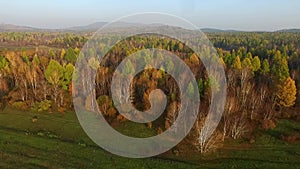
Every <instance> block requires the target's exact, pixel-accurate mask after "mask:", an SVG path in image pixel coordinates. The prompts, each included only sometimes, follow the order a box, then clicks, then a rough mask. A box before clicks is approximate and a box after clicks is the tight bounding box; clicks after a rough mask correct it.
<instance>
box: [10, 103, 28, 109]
mask: <svg viewBox="0 0 300 169" xmlns="http://www.w3.org/2000/svg"><path fill="white" fill-rule="evenodd" d="M12 107H14V108H17V109H21V110H26V109H27V108H28V106H27V104H26V103H25V102H21V101H20V102H14V103H13V104H12Z"/></svg>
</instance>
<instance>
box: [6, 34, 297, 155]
mask: <svg viewBox="0 0 300 169" xmlns="http://www.w3.org/2000/svg"><path fill="white" fill-rule="evenodd" d="M91 35H92V34H91V33H80V34H73V33H46V32H44V33H36V32H31V33H29V32H28V33H12V32H6V33H0V99H1V106H2V108H4V107H5V106H12V107H16V108H18V109H21V110H22V109H24V110H25V109H26V110H27V109H31V110H33V111H38V112H41V113H43V112H56V111H58V112H61V113H64V112H65V111H66V110H73V105H72V104H73V100H72V74H73V71H74V65H75V63H76V60H77V59H78V58H79V57H80V49H81V48H82V47H83V45H84V43H85V42H86V41H87V40H88V39H89V37H90V36H91ZM207 36H208V38H209V39H210V40H211V42H212V43H213V45H214V46H215V48H216V49H217V53H218V56H212V57H218V59H220V62H221V63H222V64H223V66H224V69H225V72H226V76H227V100H226V106H225V112H224V113H223V117H222V120H221V123H220V124H219V126H218V128H217V130H216V131H215V132H214V134H213V135H212V137H211V138H209V139H201V138H199V137H200V136H199V131H200V130H201V126H202V125H203V123H204V121H205V117H206V113H207V109H208V107H209V96H210V92H211V89H212V88H216V89H218V84H216V82H215V81H214V78H213V77H207V75H206V73H205V69H204V68H203V65H202V63H201V60H199V59H198V57H197V56H196V54H195V53H193V51H192V50H190V49H189V48H188V47H186V46H185V45H184V44H182V43H180V42H178V41H176V40H174V39H170V38H163V39H162V38H159V37H156V36H152V37H139V38H131V39H130V38H129V39H126V40H124V41H123V42H122V43H120V44H118V45H116V46H115V47H114V48H113V49H112V50H111V51H110V52H109V53H108V54H107V57H106V58H105V59H104V61H103V62H101V63H100V62H99V61H97V59H95V58H89V60H88V64H89V66H90V68H91V69H96V67H97V66H96V65H100V68H99V69H98V70H97V71H98V74H97V77H96V82H95V83H96V89H97V90H96V96H93V95H91V97H97V101H98V105H99V109H100V110H101V112H102V113H103V114H104V116H105V117H106V119H107V121H108V122H110V123H122V122H125V121H126V120H130V119H125V118H124V117H122V116H121V115H119V114H118V112H117V110H116V108H115V107H114V103H113V102H112V100H111V96H110V91H109V90H110V83H111V76H112V73H113V71H114V69H115V68H116V66H117V65H118V64H119V63H120V62H121V61H122V59H123V58H124V57H126V56H128V55H129V54H131V53H133V52H135V51H138V50H139V49H145V48H160V49H165V50H168V51H171V52H172V53H174V54H176V55H178V56H179V57H180V58H181V59H182V60H183V61H184V62H185V63H186V64H187V65H188V66H189V67H190V69H191V70H192V72H193V73H194V75H195V77H196V79H197V82H198V88H199V91H195V89H194V88H193V87H188V89H187V90H188V92H199V94H200V97H201V99H202V102H203V103H204V104H201V107H199V118H198V120H197V122H196V123H195V125H194V127H193V129H192V131H191V132H190V134H189V135H188V136H187V137H186V139H185V140H184V141H182V143H181V144H180V145H178V149H179V150H180V149H181V148H182V149H184V148H185V147H189V146H195V147H196V148H195V150H198V151H200V152H202V153H203V152H209V151H212V150H214V149H216V148H218V147H220V146H222V144H223V142H224V141H225V140H226V139H238V138H241V137H242V138H246V139H248V140H250V141H251V140H255V138H254V137H253V136H252V132H253V131H254V130H255V129H256V128H262V129H269V128H274V127H275V126H276V121H277V119H279V118H293V119H295V120H299V121H300V113H299V110H300V109H299V107H300V92H299V89H300V79H299V78H300V75H299V73H300V34H299V33H242V32H240V33H239V32H236V33H209V34H208V35H207ZM112 38H113V37H112ZM108 41H109V39H108ZM104 47H105V46H103V45H102V44H99V49H96V50H101V48H104ZM96 50H95V51H91V52H94V53H96V52H97V51H96ZM207 52H208V53H209V51H207ZM147 56H148V55H147V53H145V57H142V58H140V59H141V60H143V59H149V58H147ZM157 57H159V56H157ZM138 66H139V65H136V63H131V62H128V63H127V64H126V68H125V70H124V72H122V73H124V74H126V72H128V71H131V70H132V69H135V68H136V67H138ZM164 67H166V68H167V69H175V68H174V64H173V63H172V61H169V62H167V65H164ZM85 75H86V74H85ZM133 86H134V87H133V88H132V94H133V95H134V97H133V104H134V105H135V107H136V108H137V109H139V110H147V109H149V107H150V103H149V100H148V98H149V94H150V92H151V91H152V90H154V89H156V88H160V89H162V90H163V91H164V92H165V94H166V95H167V99H168V105H167V109H166V110H165V112H164V114H163V115H162V116H161V117H160V118H159V119H157V120H156V121H154V122H153V123H148V124H145V125H147V126H148V127H149V128H152V129H155V130H157V132H158V133H160V132H163V131H164V130H165V129H168V128H169V127H170V126H171V125H172V123H173V122H174V121H175V119H176V116H177V114H176V113H178V108H179V106H180V98H179V89H178V87H177V86H176V83H175V81H174V79H173V78H172V77H171V76H170V75H168V74H166V72H164V70H162V69H160V70H157V69H151V68H148V69H146V70H145V71H143V72H141V73H140V74H139V75H138V76H137V77H135V78H134V82H133ZM75 90H78V91H80V90H81V89H80V88H77V89H75ZM76 93H78V92H77V91H73V94H74V95H75V97H76ZM88 99H91V98H89V97H87V98H86V100H88ZM86 100H81V102H82V104H85V103H86V102H87V101H86ZM89 106H90V105H86V107H87V108H88V107H89ZM283 139H300V137H299V136H286V138H283Z"/></svg>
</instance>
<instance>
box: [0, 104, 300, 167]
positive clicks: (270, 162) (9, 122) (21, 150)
mask: <svg viewBox="0 0 300 169" xmlns="http://www.w3.org/2000/svg"><path fill="white" fill-rule="evenodd" d="M34 116H37V117H38V120H37V122H35V123H33V122H32V118H33V117H34ZM299 129H300V124H299V123H297V122H295V121H290V120H280V121H279V123H278V126H277V127H276V128H275V129H272V130H268V131H257V133H256V134H257V136H258V138H257V139H256V142H255V143H254V144H251V145H250V144H248V143H245V141H243V140H238V141H236V142H230V148H224V149H222V150H219V151H217V152H215V153H212V154H207V155H204V156H203V155H200V154H185V155H184V156H179V157H177V156H174V155H170V154H165V155H161V156H159V157H154V158H147V159H128V158H123V157H119V156H115V155H112V154H110V153H108V152H106V151H104V150H102V149H101V148H99V147H98V146H96V145H95V144H94V143H93V142H92V141H91V140H90V139H89V138H88V137H87V136H86V134H85V133H84V132H83V130H82V129H81V127H80V125H79V123H78V121H77V118H76V115H75V114H74V113H73V112H67V113H66V114H59V113H53V114H49V113H34V112H28V111H26V112H22V111H18V110H15V109H11V108H8V109H6V110H5V111H4V112H0V168H55V169H56V168H175V169H176V168H230V169H232V168H273V169H274V168H288V169H290V168H300V144H299V143H294V144H288V143H286V142H284V141H281V140H280V139H279V138H280V135H282V134H285V135H288V134H293V133H295V132H299ZM117 130H118V131H121V132H122V133H124V134H127V135H131V136H138V137H148V136H151V135H153V134H155V132H156V131H154V130H151V129H148V128H147V127H146V126H145V125H137V124H136V123H131V122H126V123H122V124H121V125H118V126H117ZM241 143H242V144H241ZM245 144H247V146H245Z"/></svg>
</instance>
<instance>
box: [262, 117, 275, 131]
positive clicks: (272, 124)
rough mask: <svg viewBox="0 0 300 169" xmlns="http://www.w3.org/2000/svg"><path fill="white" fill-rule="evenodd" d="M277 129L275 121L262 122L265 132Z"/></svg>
mask: <svg viewBox="0 0 300 169" xmlns="http://www.w3.org/2000/svg"><path fill="white" fill-rule="evenodd" d="M275 127H276V124H275V122H274V121H273V120H268V119H266V120H263V122H262V128H263V129H264V130H268V129H273V128H275Z"/></svg>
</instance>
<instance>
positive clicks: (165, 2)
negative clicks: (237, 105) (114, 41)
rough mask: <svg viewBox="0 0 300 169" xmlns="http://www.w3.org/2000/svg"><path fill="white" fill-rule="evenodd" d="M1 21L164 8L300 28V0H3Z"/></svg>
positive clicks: (220, 21) (241, 25) (85, 19)
mask: <svg viewBox="0 0 300 169" xmlns="http://www.w3.org/2000/svg"><path fill="white" fill-rule="evenodd" d="M0 6H1V9H0V23H10V24H17V25H27V26H34V27H41V28H64V27H70V26H77V25H87V24H90V23H93V22H97V21H110V20H113V19H116V18H119V17H122V16H124V15H129V14H132V13H138V12H164V13H170V14H173V15H177V16H180V17H183V18H185V19H187V20H189V21H190V22H192V23H193V24H195V25H197V26H198V27H201V28H203V27H211V28H221V29H240V30H278V29H282V28H300V1H299V0H106V1H104V0H98V1H97V0H81V1H79V0H8V1H6V0H0Z"/></svg>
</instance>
